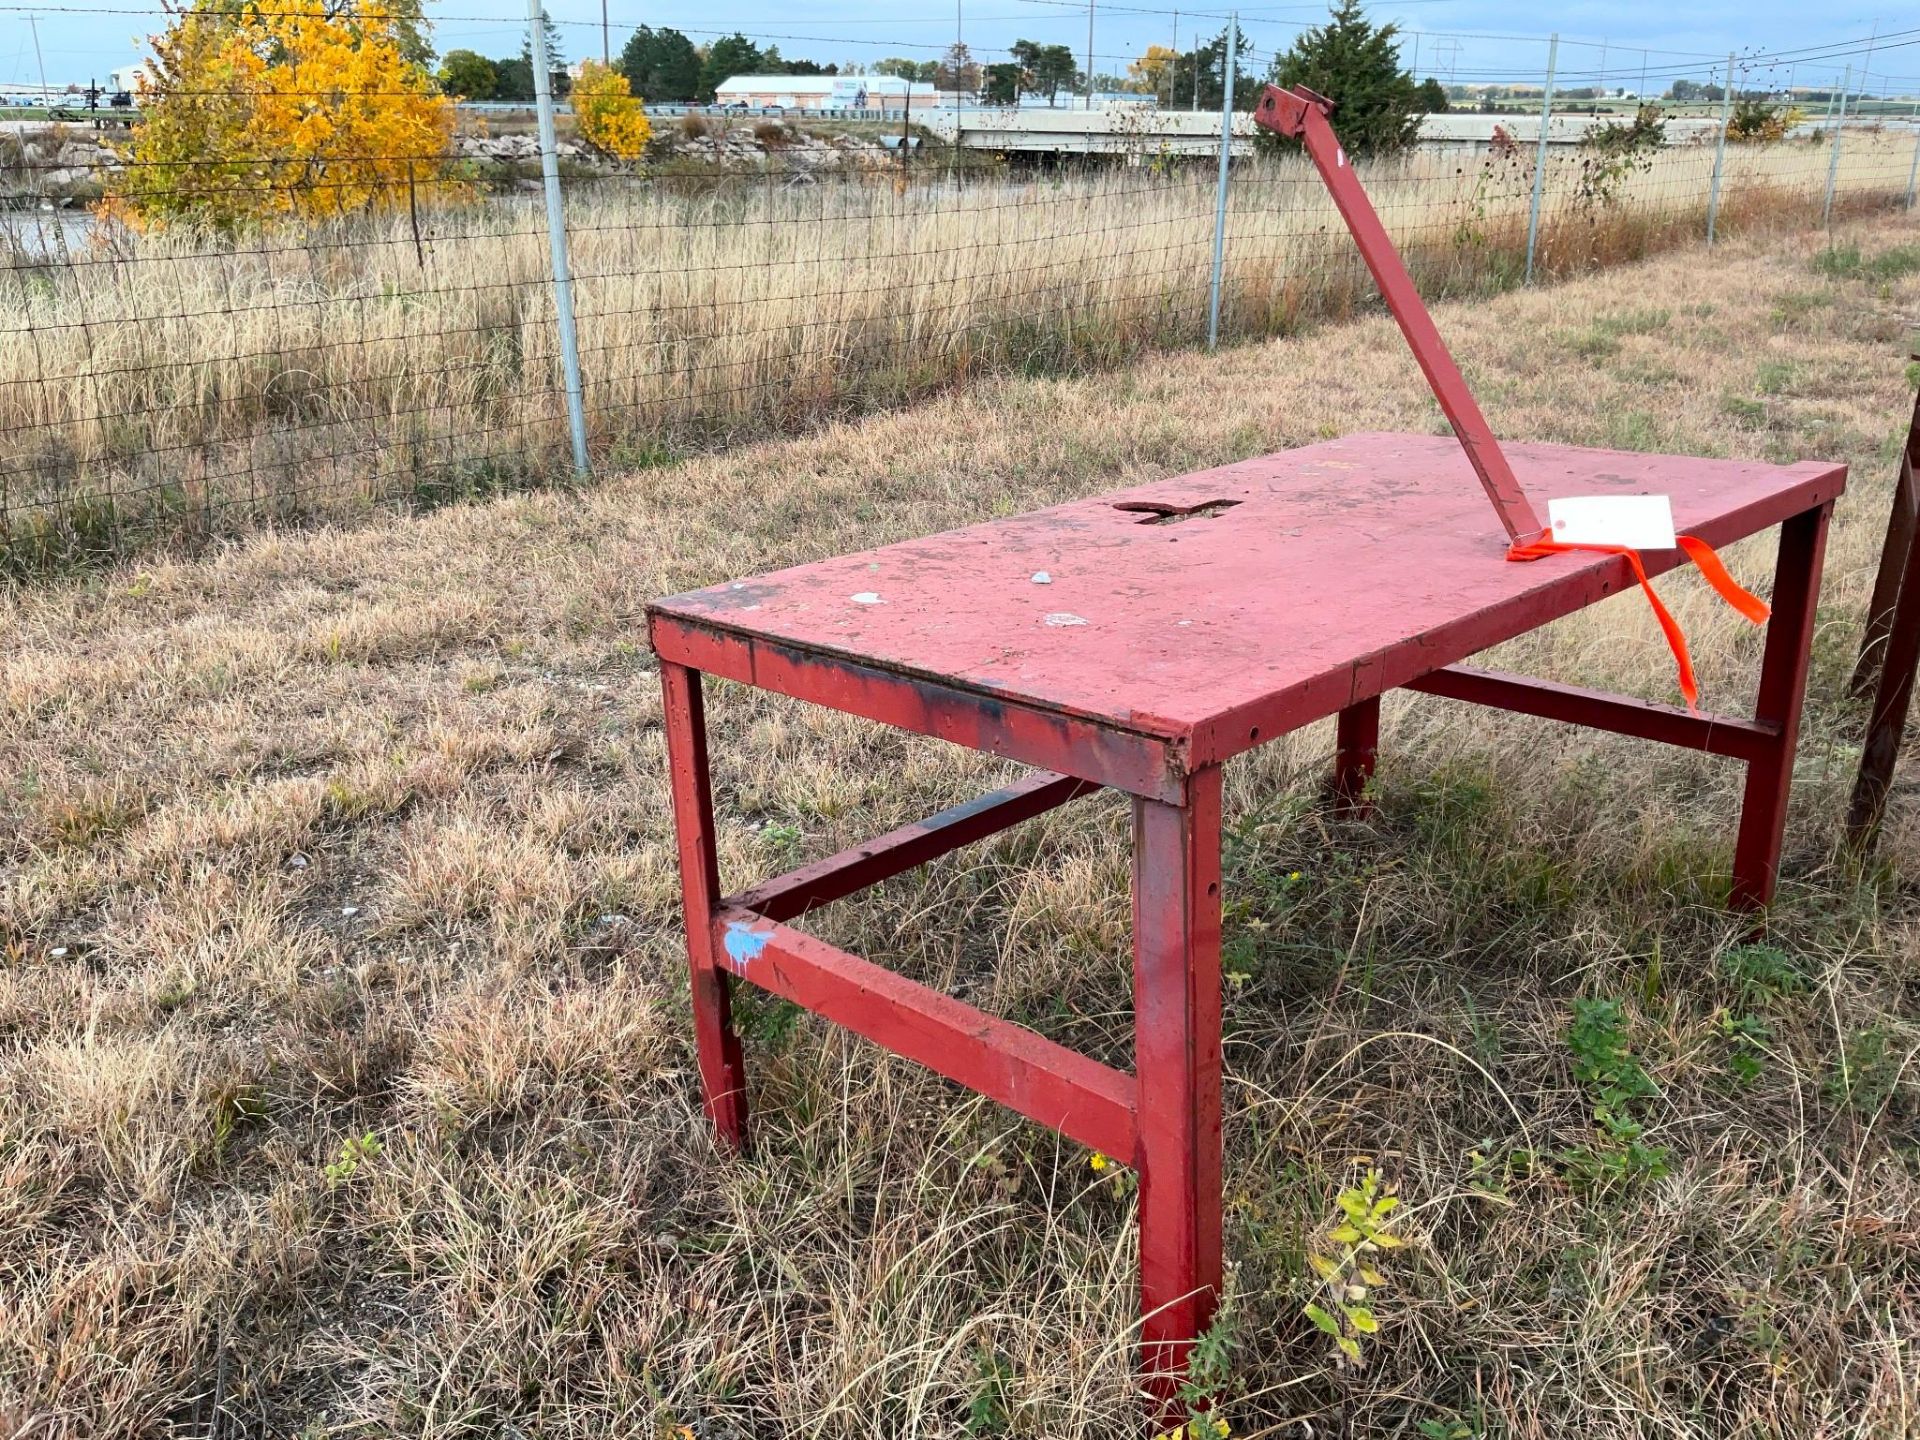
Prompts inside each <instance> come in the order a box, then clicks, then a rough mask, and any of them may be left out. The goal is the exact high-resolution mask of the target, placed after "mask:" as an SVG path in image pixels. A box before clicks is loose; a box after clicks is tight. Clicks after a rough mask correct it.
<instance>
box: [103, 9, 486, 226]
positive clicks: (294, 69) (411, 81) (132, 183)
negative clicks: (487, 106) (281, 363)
mask: <svg viewBox="0 0 1920 1440" xmlns="http://www.w3.org/2000/svg"><path fill="white" fill-rule="evenodd" d="M403 29H404V25H403V24H402V23H401V22H397V21H396V20H395V17H394V16H393V14H392V12H390V11H387V10H384V9H382V8H380V7H379V6H378V5H370V6H367V7H364V8H359V9H356V10H354V11H352V12H351V13H350V15H340V16H329V15H327V14H325V13H324V12H322V11H321V10H319V9H317V8H316V9H313V10H303V9H299V8H297V7H291V6H288V5H287V4H286V0H269V3H268V4H266V5H258V4H244V5H239V6H232V5H230V4H219V3H217V0H216V3H206V0H203V3H201V4H199V5H196V6H195V7H194V8H193V9H190V10H186V11H183V12H181V13H180V14H179V15H178V16H177V17H176V18H175V20H174V22H173V24H172V25H171V26H170V27H169V28H168V29H167V32H166V33H165V34H164V35H160V36H157V37H155V39H154V54H153V59H152V60H151V61H150V62H149V64H148V70H149V71H150V72H151V78H150V79H148V80H147V81H145V82H144V83H143V84H142V85H141V87H140V94H139V101H140V113H141V117H142V118H141V121H140V124H139V125H138V127H137V128H136V129H135V130H134V131H133V135H132V138H131V140H130V141H129V142H128V143H127V144H126V145H125V146H124V147H123V150H122V159H123V160H124V162H125V169H124V170H123V171H122V172H121V173H120V174H119V175H118V176H117V177H116V179H115V181H114V183H113V184H112V185H111V186H110V188H109V191H108V195H107V198H106V200H105V201H104V202H103V207H102V208H103V210H104V211H105V213H107V214H108V215H111V216H114V217H116V218H119V219H122V220H125V221H126V222H127V223H129V224H131V225H134V226H136V227H138V228H142V229H151V228H158V227H161V226H166V225H192V226H200V227H209V228H214V229H220V230H235V229H243V228H246V227H249V226H254V225H259V224H264V223H268V222H271V221H274V220H277V219H283V218H303V219H314V218H321V217H326V216H337V215H349V214H355V213H360V212H365V211H375V210H387V209H405V208H407V207H409V206H415V207H417V206H419V205H421V204H424V203H426V201H427V200H428V199H429V198H445V196H446V195H447V194H448V191H449V188H450V184H451V156H452V147H453V124H454V107H453V102H452V101H451V100H449V99H447V97H445V96H444V95H441V94H440V93H438V91H437V89H436V88H435V86H434V83H433V80H432V78H431V77H430V76H429V75H428V74H427V73H426V71H425V70H424V69H422V68H421V67H420V66H419V65H417V64H415V63H414V62H413V61H411V60H409V59H407V58H406V55H405V54H404V53H403V45H404V43H405V42H404V35H403V33H402V32H403Z"/></svg>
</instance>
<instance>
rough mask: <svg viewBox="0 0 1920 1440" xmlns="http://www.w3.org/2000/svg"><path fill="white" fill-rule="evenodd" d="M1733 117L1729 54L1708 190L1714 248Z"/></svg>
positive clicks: (1710, 241)
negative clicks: (1723, 171)
mask: <svg viewBox="0 0 1920 1440" xmlns="http://www.w3.org/2000/svg"><path fill="white" fill-rule="evenodd" d="M1732 118H1733V56H1732V55H1731V54H1729V55H1728V56H1727V85H1726V89H1724V90H1723V91H1721V92H1720V140H1719V143H1718V144H1716V145H1715V146H1714V147H1713V185H1712V186H1711V187H1710V188H1709V189H1708V191H1707V248H1708V249H1709V250H1711V249H1712V248H1713V226H1714V222H1715V221H1716V220H1718V219H1719V218H1720V173H1721V171H1722V170H1724V169H1725V168H1726V164H1727V129H1728V126H1729V125H1730V123H1731V121H1732Z"/></svg>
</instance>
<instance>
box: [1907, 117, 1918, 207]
mask: <svg viewBox="0 0 1920 1440" xmlns="http://www.w3.org/2000/svg"><path fill="white" fill-rule="evenodd" d="M1916 180H1920V100H1916V101H1914V102H1913V163H1912V164H1910V165H1908V166H1907V209H1909V210H1911V209H1913V184H1914V181H1916Z"/></svg>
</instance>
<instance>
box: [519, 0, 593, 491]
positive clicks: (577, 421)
mask: <svg viewBox="0 0 1920 1440" xmlns="http://www.w3.org/2000/svg"><path fill="white" fill-rule="evenodd" d="M527 21H528V26H527V30H528V34H529V35H530V36H531V37H532V43H531V46H530V51H531V54H532V58H533V100H534V105H535V107H536V108H537V109H538V110H539V112H540V175H541V178H542V179H543V180H545V181H546V188H547V244H548V248H549V250H550V251H551V252H552V255H553V308H554V312H555V314H556V316H557V318H558V320H559V323H560V363H561V366H562V368H563V370H564V371H565V374H566V382H567V427H568V429H569V430H571V431H572V433H573V471H574V474H575V476H577V477H578V478H579V479H582V480H584V479H586V478H587V473H588V472H587V412H586V400H585V396H584V393H583V390H582V387H581V384H580V337H579V335H578V334H577V333H576V332H575V330H574V325H573V279H572V277H571V276H570V275H569V274H568V271H567V217H566V212H565V211H564V210H563V209H562V208H561V203H560V150H559V144H560V142H559V140H558V138H557V137H556V136H555V133H554V127H553V78H552V67H553V60H552V58H551V57H550V56H549V55H548V54H547V17H546V12H545V10H544V9H543V8H542V6H541V0H527Z"/></svg>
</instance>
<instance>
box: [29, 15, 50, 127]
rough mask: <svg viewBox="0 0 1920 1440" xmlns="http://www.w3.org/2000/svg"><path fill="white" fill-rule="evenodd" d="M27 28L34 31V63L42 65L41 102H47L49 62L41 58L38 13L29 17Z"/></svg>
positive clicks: (43, 103)
mask: <svg viewBox="0 0 1920 1440" xmlns="http://www.w3.org/2000/svg"><path fill="white" fill-rule="evenodd" d="M27 28H28V29H30V30H32V31H33V63H34V64H35V65H37V66H39V67H40V103H41V104H42V105H43V106H44V105H45V104H46V103H47V62H46V61H45V60H42V59H41V58H40V18H39V17H38V16H37V15H29V16H28V17H27Z"/></svg>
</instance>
